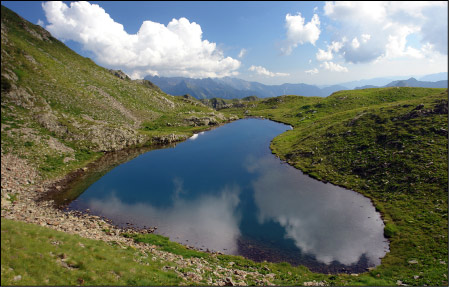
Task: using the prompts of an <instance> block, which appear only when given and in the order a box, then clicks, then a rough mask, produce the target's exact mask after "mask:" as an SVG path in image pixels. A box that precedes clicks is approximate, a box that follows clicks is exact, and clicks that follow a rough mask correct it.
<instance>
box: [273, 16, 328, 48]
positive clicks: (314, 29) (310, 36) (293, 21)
mask: <svg viewBox="0 0 449 287" xmlns="http://www.w3.org/2000/svg"><path fill="white" fill-rule="evenodd" d="M285 27H286V28H287V40H286V43H285V45H284V47H282V48H281V51H282V52H283V53H284V54H286V55H289V54H290V53H291V52H292V50H293V49H294V48H296V47H297V46H298V44H301V45H302V44H305V43H311V44H312V45H315V42H316V41H317V40H318V38H319V37H320V33H321V30H320V19H319V17H318V15H317V14H314V15H313V17H312V19H311V20H310V22H307V23H305V18H303V17H302V16H301V13H298V14H297V15H293V16H292V15H290V14H287V15H286V16H285Z"/></svg>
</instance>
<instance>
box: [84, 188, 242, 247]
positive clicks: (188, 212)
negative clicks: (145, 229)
mask: <svg viewBox="0 0 449 287" xmlns="http://www.w3.org/2000/svg"><path fill="white" fill-rule="evenodd" d="M174 182H175V189H176V192H177V195H179V194H182V193H183V192H181V191H180V190H179V189H180V187H182V183H181V182H180V181H179V179H175V180H174ZM239 193H240V189H239V188H238V187H235V186H233V187H225V188H223V190H222V191H221V192H220V193H219V194H217V195H203V196H201V197H200V198H198V199H194V200H185V199H182V198H181V197H180V196H175V197H173V204H172V205H171V206H170V207H166V208H162V207H155V206H152V205H150V204H148V203H137V204H127V203H124V202H122V201H121V200H120V199H118V198H117V197H116V196H114V195H112V196H110V197H109V198H108V199H106V200H105V199H102V200H98V199H91V200H90V201H89V203H88V208H89V209H91V210H94V211H95V212H96V213H100V214H102V215H103V216H106V217H108V218H112V219H116V218H120V219H121V221H122V222H123V220H125V221H130V222H133V223H134V224H135V225H137V226H155V225H156V226H157V227H158V233H159V234H163V235H165V236H168V237H170V239H171V240H174V241H177V240H179V239H182V242H181V241H179V242H181V243H187V244H188V245H193V246H195V247H198V248H201V247H203V248H204V249H206V248H208V249H210V250H215V251H222V252H223V251H225V252H226V253H228V254H236V253H237V238H238V237H239V236H240V231H239V227H238V222H239V218H240V216H239V214H238V213H237V212H236V207H237V205H238V204H239Z"/></svg>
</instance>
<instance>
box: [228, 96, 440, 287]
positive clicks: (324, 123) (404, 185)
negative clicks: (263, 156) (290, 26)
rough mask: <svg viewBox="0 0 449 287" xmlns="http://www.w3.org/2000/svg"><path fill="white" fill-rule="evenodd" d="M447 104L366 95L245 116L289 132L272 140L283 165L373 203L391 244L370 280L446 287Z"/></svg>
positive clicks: (267, 108)
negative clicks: (289, 128) (277, 123)
mask: <svg viewBox="0 0 449 287" xmlns="http://www.w3.org/2000/svg"><path fill="white" fill-rule="evenodd" d="M447 98H448V95H447V90H444V89H424V88H386V89H367V90H358V91H341V92H338V93H334V94H333V95H331V96H329V97H327V98H324V99H322V98H304V97H297V96H283V97H278V98H272V99H268V100H264V101H260V102H259V103H258V105H257V107H255V108H252V109H250V110H249V113H250V115H257V116H263V117H267V118H270V119H273V120H276V121H281V122H285V123H288V124H291V125H292V126H294V130H292V131H288V132H286V133H284V134H282V135H280V136H278V137H277V138H275V139H274V140H273V141H272V144H271V148H272V150H273V152H274V153H275V154H277V155H279V156H280V157H281V158H282V159H284V160H286V161H287V162H289V163H290V164H291V165H293V166H295V167H297V168H299V169H301V170H303V171H304V172H306V173H308V174H309V175H311V176H313V177H315V178H318V179H321V180H324V181H329V182H332V183H334V184H338V185H341V186H344V187H347V188H349V189H352V190H355V191H358V192H360V193H362V194H364V195H366V196H368V197H370V198H371V199H372V200H373V202H374V204H375V206H376V208H377V209H378V210H380V211H381V212H382V215H383V218H384V220H385V222H386V228H385V235H386V236H387V237H389V239H390V241H391V243H390V249H391V252H390V253H388V254H387V256H386V257H385V258H384V259H383V260H382V265H381V266H380V267H378V268H376V270H375V272H374V273H376V274H373V275H375V276H380V277H381V278H388V279H390V280H392V281H394V282H396V280H400V281H402V282H403V283H405V284H411V285H447V277H446V276H447V275H446V274H447V271H448V267H447V261H448V256H447V254H448V249H447V244H448V241H447V232H448V230H447V225H448V221H447V220H448V214H447V211H448V205H447V203H448V198H447V196H448V190H447V184H448V165H447V162H448V139H447V116H448V115H447ZM444 106H445V108H444ZM230 110H231V111H233V112H236V113H237V112H238V110H236V109H230ZM222 111H224V110H222ZM415 262H417V263H415ZM371 273H373V272H371ZM377 274H379V275H377Z"/></svg>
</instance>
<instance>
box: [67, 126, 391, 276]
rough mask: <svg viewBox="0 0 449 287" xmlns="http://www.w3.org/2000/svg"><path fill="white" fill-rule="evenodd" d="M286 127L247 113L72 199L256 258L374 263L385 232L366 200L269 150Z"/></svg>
mask: <svg viewBox="0 0 449 287" xmlns="http://www.w3.org/2000/svg"><path fill="white" fill-rule="evenodd" d="M289 129H290V127H289V126H286V125H283V124H279V123H275V122H272V121H269V120H262V119H244V120H238V121H235V122H232V123H229V124H226V125H224V126H221V127H218V128H216V129H214V130H211V131H207V132H204V133H200V134H198V135H195V136H193V137H192V138H190V139H189V140H187V141H185V142H182V143H179V144H178V145H176V147H174V148H166V149H159V150H152V151H149V152H147V153H144V154H142V155H140V156H138V157H136V158H135V159H133V160H131V161H129V162H126V163H124V164H121V165H119V166H117V167H116V168H114V169H112V170H111V171H110V172H109V173H107V174H106V175H104V176H103V177H101V178H100V179H99V180H98V181H96V182H95V183H93V184H92V185H91V186H89V187H88V188H87V190H85V191H84V192H83V193H82V194H81V195H80V196H79V197H78V198H77V199H76V200H75V201H73V202H72V203H71V204H70V206H69V207H70V208H71V209H79V210H84V209H87V208H88V209H90V211H91V212H92V213H94V214H97V215H101V216H105V217H108V218H110V219H112V220H113V221H114V222H115V223H116V224H119V225H120V224H121V225H123V224H125V223H127V222H128V223H129V222H131V223H132V224H134V226H140V227H143V226H147V227H152V226H157V227H158V229H157V232H156V233H158V234H162V235H165V236H168V237H170V239H171V240H173V241H177V242H180V243H184V244H188V245H190V246H194V247H196V248H201V249H203V250H207V249H209V250H213V251H220V252H223V253H225V254H237V255H243V256H245V257H247V258H251V259H254V260H257V261H261V260H267V261H274V262H279V261H287V262H290V263H292V264H294V265H297V264H303V265H306V266H308V267H309V268H311V269H312V270H314V271H320V272H331V273H335V272H362V271H365V269H366V268H368V267H372V266H375V265H378V264H380V258H381V257H383V256H384V255H385V253H386V252H387V251H388V242H387V241H386V240H385V238H384V236H383V227H384V224H383V222H382V220H381V218H380V215H379V213H377V212H376V211H375V208H374V207H373V205H372V203H371V201H370V200H369V199H368V198H366V197H364V196H362V195H360V194H358V193H356V192H353V191H350V190H346V189H343V188H341V187H338V186H334V185H331V184H325V183H323V182H320V181H317V180H314V179H312V178H310V177H308V176H307V175H304V174H303V173H302V172H301V171H299V170H297V169H295V168H293V167H291V166H289V165H288V164H286V163H284V162H282V161H281V160H280V159H279V158H277V157H276V156H274V155H273V154H271V151H270V149H269V145H270V141H271V140H272V139H273V138H274V137H275V136H277V135H279V134H281V133H283V132H285V131H287V130H289Z"/></svg>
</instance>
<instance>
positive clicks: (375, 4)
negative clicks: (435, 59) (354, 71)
mask: <svg viewBox="0 0 449 287" xmlns="http://www.w3.org/2000/svg"><path fill="white" fill-rule="evenodd" d="M324 15H325V16H327V17H329V18H330V19H331V20H333V21H335V22H334V23H336V24H337V25H335V26H332V29H331V30H332V31H334V35H333V37H334V39H336V40H337V41H338V42H340V43H342V44H343V45H342V47H341V49H340V53H341V55H342V56H343V57H344V59H345V60H346V61H347V62H352V63H362V62H372V61H375V60H379V59H381V58H387V59H392V58H399V57H412V58H422V57H424V56H425V54H426V53H428V52H429V51H428V47H433V49H434V52H439V53H441V54H443V55H447V34H448V25H447V22H448V16H447V15H448V12H447V2H446V1H436V2H433V1H416V2H415V1H412V2H407V3H405V2H395V1H369V2H368V1H341V2H340V1H336V2H333V1H330V2H326V4H325V5H324ZM332 25H334V24H332ZM411 35H415V37H414V38H415V39H420V42H418V41H417V40H415V41H414V42H411V41H410V40H409V39H410V38H408V37H409V36H411ZM348 39H352V40H348ZM425 47H427V48H425ZM426 49H427V50H426Z"/></svg>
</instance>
